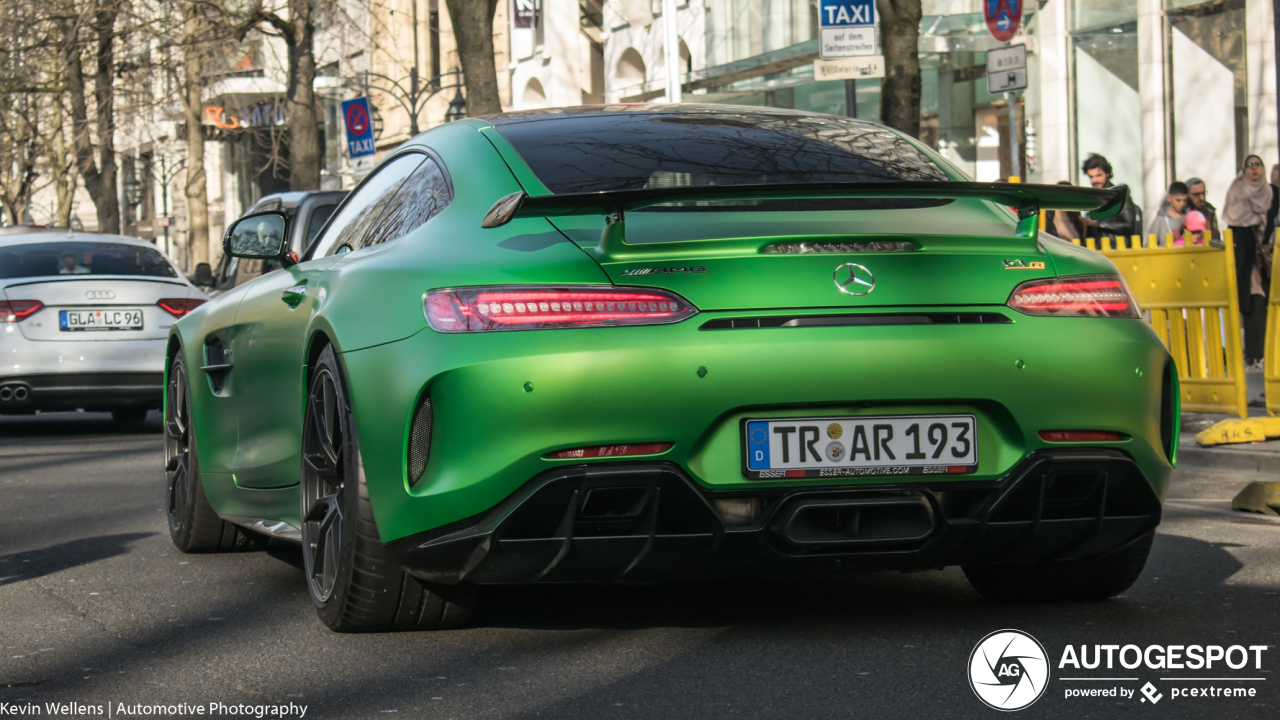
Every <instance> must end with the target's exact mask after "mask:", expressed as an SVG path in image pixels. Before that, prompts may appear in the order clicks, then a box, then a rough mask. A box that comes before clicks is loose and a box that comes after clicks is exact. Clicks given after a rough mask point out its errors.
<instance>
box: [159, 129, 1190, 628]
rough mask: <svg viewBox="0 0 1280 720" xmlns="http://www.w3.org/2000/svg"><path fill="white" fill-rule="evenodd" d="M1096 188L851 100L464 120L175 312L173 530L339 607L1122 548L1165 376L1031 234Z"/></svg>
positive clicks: (1170, 408)
mask: <svg viewBox="0 0 1280 720" xmlns="http://www.w3.org/2000/svg"><path fill="white" fill-rule="evenodd" d="M1126 196H1127V191H1126V190H1125V189H1124V188H1113V189H1109V190H1094V189H1086V188H1075V187H1065V186H1044V185H1018V184H1000V183H976V182H972V181H970V180H968V179H967V178H965V177H964V175H963V174H962V173H961V172H960V171H958V170H957V169H956V168H955V167H954V166H952V165H951V164H949V163H948V162H947V161H946V160H945V159H943V158H942V157H940V156H938V155H937V154H936V153H934V152H933V151H931V150H930V149H929V148H928V147H926V146H924V145H922V144H921V143H919V142H917V141H916V140H914V139H912V138H910V137H906V136H904V135H902V134H900V133H897V132H895V131H893V130H890V129H887V128H885V127H883V126H880V125H876V124H874V123H869V122H863V121H858V120H854V119H849V118H842V117H832V116H826V115H815V114H806V113H800V112H793V111H788V110H775V109H767V108H747V107H733V106H725V105H693V104H690V105H676V106H599V107H586V108H569V109H554V110H542V111H533V112H521V113H511V114H504V115H497V116H492V117H486V118H473V119H468V120H464V121H460V122H455V123H451V124H448V125H444V126H441V127H437V128H435V129H432V130H430V131H428V132H426V133H423V134H422V135H420V136H419V137H417V138H414V139H413V140H411V141H410V142H408V143H406V144H405V145H403V146H402V147H400V148H399V149H397V150H396V151H395V152H393V153H391V154H390V155H389V156H388V157H387V158H386V159H385V160H384V161H383V162H382V163H381V164H380V165H379V166H378V168H377V169H376V170H374V171H373V172H372V173H371V174H370V175H369V176H368V177H367V178H365V179H364V181H363V182H362V183H361V184H360V185H359V186H358V187H357V188H356V189H355V190H354V191H353V192H352V193H351V194H350V195H348V196H347V198H346V199H345V201H344V202H343V204H342V205H341V206H340V207H339V208H338V210H337V211H336V212H335V213H334V215H333V216H332V218H331V219H330V220H329V222H328V224H327V225H326V226H325V228H324V229H323V230H322V231H321V232H320V234H319V235H318V236H317V237H316V239H315V240H314V241H313V242H312V243H311V245H310V247H308V248H307V249H306V251H305V252H304V253H302V254H301V256H298V255H296V254H294V253H293V252H290V250H289V249H288V247H287V244H285V243H284V242H283V240H282V239H283V238H285V237H288V228H287V220H286V219H285V218H284V217H283V216H282V215H278V214H273V213H259V214H256V215H251V216H248V217H245V218H242V219H240V220H239V221H237V222H236V223H234V224H233V225H232V226H231V227H230V228H228V231H227V234H226V236H225V238H224V244H225V248H226V251H227V252H228V253H230V254H232V255H234V256H236V257H241V258H249V259H255V258H256V259H268V260H274V261H278V262H280V264H281V265H282V266H283V269H280V270H277V271H275V272H272V273H268V274H266V275H264V276H262V277H261V278H259V279H257V280H255V281H253V282H250V283H248V284H245V285H243V286H241V287H237V288H235V289H234V290H231V291H230V292H227V293H225V294H223V295H221V296H220V297H218V298H216V299H214V300H211V301H210V302H208V303H206V304H204V305H202V306H200V307H199V308H197V309H196V310H194V311H193V312H191V313H190V314H189V315H188V316H186V317H185V318H183V319H182V320H180V321H179V322H177V323H176V324H175V325H174V327H173V331H172V334H171V335H170V339H169V345H168V355H167V365H166V383H167V388H168V391H167V397H166V403H165V429H166V445H165V447H166V469H167V476H168V514H169V528H170V532H171V534H172V537H173V540H174V542H175V543H176V544H177V546H178V547H179V548H180V549H181V550H183V551H184V552H207V551H219V550H233V549H238V548H246V547H253V546H257V545H260V544H261V543H262V542H263V540H264V539H265V538H267V537H268V536H274V537H280V538H285V539H290V540H293V541H296V542H300V543H301V545H302V551H303V557H304V565H305V574H306V579H307V585H308V587H309V588H310V593H311V598H312V600H313V601H314V603H315V605H316V607H317V609H318V612H319V615H320V618H321V620H322V621H323V622H324V623H325V624H326V625H327V626H329V627H330V628H333V629H334V630H340V631H376V630H390V629H401V628H440V627H451V626H456V625H457V624H459V623H461V622H463V621H464V620H465V619H466V617H467V614H468V612H469V610H470V608H471V605H472V603H473V600H474V598H475V592H476V591H475V589H476V587H477V586H480V585H485V584H497V583H536V582H634V583H642V582H656V581H662V580H666V579H672V578H681V577H691V576H692V577H713V576H724V575H748V576H756V577H779V576H789V575H810V576H812V575H815V574H828V573H840V572H847V571H858V570H886V569H895V570H909V569H924V568H940V567H944V566H948V565H960V566H962V567H963V569H964V572H965V574H966V576H967V577H968V578H969V580H970V581H971V583H972V584H973V586H974V587H975V588H976V589H977V591H978V592H980V593H981V594H982V595H984V596H986V597H988V598H991V599H995V600H1007V601H1025V600H1051V599H1090V598H1105V597H1110V596H1112V595H1115V594H1116V593H1119V592H1121V591H1122V590H1124V589H1125V588H1127V587H1128V586H1129V585H1131V584H1132V583H1133V582H1134V580H1135V579H1136V578H1137V576H1138V574H1139V573H1140V572H1141V570H1142V567H1143V565H1144V564H1145V562H1146V558H1147V554H1148V551H1149V549H1150V546H1151V540H1152V537H1153V534H1154V532H1155V527H1156V526H1157V524H1158V523H1159V521H1160V515H1161V498H1162V497H1163V496H1164V493H1165V490H1166V488H1167V487H1168V484H1169V481H1170V476H1171V473H1172V471H1173V464H1174V461H1175V457H1174V453H1175V449H1176V438H1177V434H1178V427H1177V424H1178V391H1177V375H1176V372H1175V370H1174V366H1173V363H1172V361H1171V359H1170V356H1169V354H1168V353H1167V352H1166V350H1165V348H1164V346H1163V345H1162V344H1161V343H1160V341H1159V339H1158V338H1157V337H1156V336H1155V334H1154V333H1153V332H1152V331H1151V330H1150V329H1149V328H1148V327H1147V325H1146V324H1145V323H1144V322H1143V320H1142V319H1141V311H1140V310H1139V308H1138V307H1137V306H1136V305H1135V303H1134V301H1133V299H1132V297H1131V295H1130V293H1129V290H1128V288H1127V287H1126V286H1125V284H1124V282H1123V280H1122V279H1121V278H1120V276H1119V275H1118V274H1117V272H1116V269H1115V267H1114V266H1113V265H1112V264H1111V262H1110V261H1108V260H1107V259H1106V258H1104V257H1102V256H1101V255H1099V254H1097V253H1094V252H1091V251H1089V250H1085V249H1082V248H1079V247H1076V246H1073V245H1071V244H1069V243H1065V242H1062V241H1059V240H1056V239H1054V238H1051V237H1049V236H1047V235H1044V234H1041V233H1039V231H1038V219H1039V212H1040V208H1041V207H1042V206H1044V207H1052V208H1058V209H1066V210H1076V211H1081V212H1090V213H1092V217H1094V218H1105V217H1109V216H1110V215H1112V214H1114V213H1116V212H1118V211H1119V210H1120V208H1122V207H1123V205H1124V202H1125V198H1126Z"/></svg>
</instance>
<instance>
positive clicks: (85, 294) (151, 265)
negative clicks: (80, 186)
mask: <svg viewBox="0 0 1280 720" xmlns="http://www.w3.org/2000/svg"><path fill="white" fill-rule="evenodd" d="M205 299H206V298H205V294H204V293H203V292H201V291H200V290H199V289H198V288H196V287H195V286H194V285H192V284H191V283H190V282H188V281H187V279H186V278H185V277H183V276H182V273H181V272H179V271H178V268H177V267H176V266H175V265H174V264H173V263H171V262H170V261H169V260H168V259H167V258H166V257H165V256H164V255H163V254H161V253H160V252H159V251H157V250H156V249H155V248H154V247H153V246H152V245H151V244H150V243H148V242H146V241H144V240H138V239H136V238H127V237H118V236H114V235H99V234H96V233H84V232H72V231H67V230H56V231H55V230H35V229H33V230H30V231H29V232H19V233H11V234H10V233H6V234H0V414H4V415H17V414H30V413H33V412H36V411H37V410H39V411H54V410H75V409H82V410H94V411H104V410H105V411H110V412H111V414H112V417H113V418H114V419H115V420H117V421H120V422H135V421H139V420H142V419H143V418H145V417H146V414H147V411H148V410H150V409H152V408H159V407H160V404H161V399H162V397H163V394H164V350H165V343H166V342H167V339H168V336H169V327H170V326H171V325H173V323H174V322H175V321H176V320H177V319H178V318H180V317H182V316H183V315H186V314H187V313H188V312H190V311H191V310H192V309H193V308H195V307H196V306H198V305H200V304H201V303H203V302H204V301H205Z"/></svg>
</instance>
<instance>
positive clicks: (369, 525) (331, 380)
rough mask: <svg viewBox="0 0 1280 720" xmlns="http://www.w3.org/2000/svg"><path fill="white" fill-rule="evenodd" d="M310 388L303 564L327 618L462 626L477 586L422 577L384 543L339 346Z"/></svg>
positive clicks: (372, 626) (372, 628) (377, 624)
mask: <svg viewBox="0 0 1280 720" xmlns="http://www.w3.org/2000/svg"><path fill="white" fill-rule="evenodd" d="M307 388H308V389H307V404H306V410H305V411H304V415H303V424H302V472H301V478H300V483H299V488H298V496H299V501H300V502H299V504H300V508H299V511H300V517H301V519H302V557H303V568H304V571H305V573H306V578H307V589H308V590H309V591H310V594H311V601H312V603H314V604H315V606H316V613H317V614H318V615H319V616H320V621H321V622H323V623H324V624H325V625H326V626H328V627H329V628H330V629H331V630H335V631H338V632H382V631H386V630H435V629H443V628H452V627H457V626H459V625H461V624H462V623H464V622H465V621H466V619H467V616H468V615H469V614H470V611H471V605H472V602H473V600H474V598H475V588H474V586H471V585H455V586H440V585H435V584H430V583H426V582H423V581H421V580H418V579H417V578H415V577H413V576H411V575H409V574H408V573H406V572H404V570H403V569H401V568H400V565H399V564H398V563H397V562H396V561H395V559H394V558H392V557H391V556H390V555H389V554H388V553H387V550H386V548H385V547H384V546H383V544H382V538H381V536H380V535H379V534H378V526H377V524H376V522H375V521H374V518H373V507H372V505H371V504H370V503H369V488H368V485H367V484H366V481H365V475H364V465H363V463H362V462H361V460H360V448H359V446H358V445H357V443H356V437H355V422H354V420H353V418H352V413H351V405H350V403H349V402H348V401H347V393H346V388H345V386H344V385H343V382H342V371H341V369H340V368H339V366H338V360H337V355H336V354H335V353H334V351H333V348H332V346H328V347H325V348H324V350H322V351H321V353H320V357H319V358H318V359H317V360H316V363H315V365H314V366H313V367H312V370H311V377H310V381H309V382H308V385H307Z"/></svg>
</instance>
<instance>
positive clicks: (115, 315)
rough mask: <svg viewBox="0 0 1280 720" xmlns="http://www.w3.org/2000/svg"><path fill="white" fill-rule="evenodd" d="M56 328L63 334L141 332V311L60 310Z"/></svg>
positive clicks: (118, 309) (121, 309)
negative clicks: (108, 331)
mask: <svg viewBox="0 0 1280 720" xmlns="http://www.w3.org/2000/svg"><path fill="white" fill-rule="evenodd" d="M58 326H59V328H60V329H61V330H63V331H64V332H79V331H87V330H141V329H142V311H141V310H139V309H136V308H133V309H130V308H111V309H109V310H60V311H59V312H58Z"/></svg>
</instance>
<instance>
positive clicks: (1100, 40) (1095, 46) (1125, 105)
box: [1070, 0, 1143, 207]
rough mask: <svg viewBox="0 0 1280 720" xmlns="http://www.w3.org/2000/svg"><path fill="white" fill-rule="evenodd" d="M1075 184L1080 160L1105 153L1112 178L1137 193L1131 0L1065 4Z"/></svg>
mask: <svg viewBox="0 0 1280 720" xmlns="http://www.w3.org/2000/svg"><path fill="white" fill-rule="evenodd" d="M1070 17H1071V29H1070V35H1071V60H1072V63H1073V78H1074V88H1073V92H1074V96H1075V97H1074V99H1075V102H1074V105H1075V121H1076V122H1075V132H1076V137H1075V148H1076V163H1075V164H1076V167H1075V168H1074V172H1075V173H1076V175H1075V176H1074V177H1073V178H1071V179H1072V181H1073V182H1074V183H1075V184H1077V185H1086V184H1088V179H1087V178H1086V177H1085V175H1084V173H1083V171H1082V170H1081V169H1080V162H1082V161H1083V159H1084V158H1086V157H1088V156H1089V155H1090V154H1091V153H1098V154H1100V155H1103V156H1105V157H1106V158H1107V160H1108V161H1109V162H1110V163H1111V167H1112V168H1113V169H1114V170H1115V174H1114V178H1115V181H1116V182H1117V183H1126V184H1128V185H1129V191H1130V193H1132V196H1133V200H1134V202H1136V203H1137V204H1138V206H1139V207H1141V206H1142V204H1143V197H1142V136H1141V128H1142V113H1141V106H1140V104H1139V100H1138V11H1137V3H1136V1H1135V0H1121V1H1120V2H1116V0H1075V2H1074V4H1073V5H1072V9H1071V14H1070Z"/></svg>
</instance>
